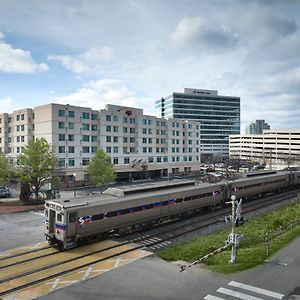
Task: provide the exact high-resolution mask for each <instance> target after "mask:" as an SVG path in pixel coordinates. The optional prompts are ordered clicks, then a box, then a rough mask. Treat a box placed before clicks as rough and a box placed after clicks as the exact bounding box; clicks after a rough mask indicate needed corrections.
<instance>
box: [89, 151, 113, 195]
mask: <svg viewBox="0 0 300 300" xmlns="http://www.w3.org/2000/svg"><path fill="white" fill-rule="evenodd" d="M87 173H88V175H89V179H90V181H91V182H92V183H93V184H95V185H96V186H98V187H100V190H101V193H102V187H103V186H104V185H105V184H107V183H110V182H113V181H114V180H115V179H116V173H115V170H114V168H113V166H112V164H111V161H110V158H109V157H108V156H107V155H106V153H105V152H104V151H103V150H102V149H100V150H99V151H98V152H97V153H96V155H95V156H94V157H93V158H92V160H91V161H90V163H89V166H88V170H87Z"/></svg>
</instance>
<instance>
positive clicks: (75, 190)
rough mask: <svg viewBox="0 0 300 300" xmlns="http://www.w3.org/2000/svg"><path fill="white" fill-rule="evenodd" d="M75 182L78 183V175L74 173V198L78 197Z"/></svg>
mask: <svg viewBox="0 0 300 300" xmlns="http://www.w3.org/2000/svg"><path fill="white" fill-rule="evenodd" d="M75 181H76V173H73V184H74V198H75V197H76V186H75Z"/></svg>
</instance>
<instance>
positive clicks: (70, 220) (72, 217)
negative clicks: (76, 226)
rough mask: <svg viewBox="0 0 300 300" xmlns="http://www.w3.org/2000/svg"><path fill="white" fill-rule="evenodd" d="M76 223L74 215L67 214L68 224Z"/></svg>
mask: <svg viewBox="0 0 300 300" xmlns="http://www.w3.org/2000/svg"><path fill="white" fill-rule="evenodd" d="M75 221H76V213H69V223H74V222H75Z"/></svg>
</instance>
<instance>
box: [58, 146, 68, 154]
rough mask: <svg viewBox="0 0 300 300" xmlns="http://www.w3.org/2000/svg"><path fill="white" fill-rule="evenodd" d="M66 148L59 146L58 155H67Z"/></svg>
mask: <svg viewBox="0 0 300 300" xmlns="http://www.w3.org/2000/svg"><path fill="white" fill-rule="evenodd" d="M65 152H66V151H65V146H59V147H58V153H65Z"/></svg>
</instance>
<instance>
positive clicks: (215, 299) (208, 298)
mask: <svg viewBox="0 0 300 300" xmlns="http://www.w3.org/2000/svg"><path fill="white" fill-rule="evenodd" d="M204 299H206V300H225V299H224V298H220V297H216V296H212V295H206V296H205V297H204Z"/></svg>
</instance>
